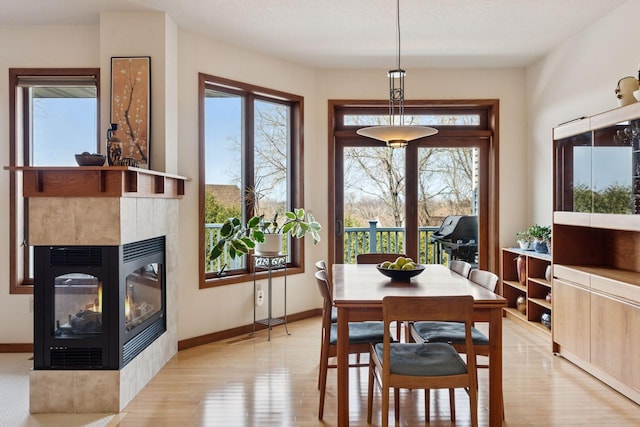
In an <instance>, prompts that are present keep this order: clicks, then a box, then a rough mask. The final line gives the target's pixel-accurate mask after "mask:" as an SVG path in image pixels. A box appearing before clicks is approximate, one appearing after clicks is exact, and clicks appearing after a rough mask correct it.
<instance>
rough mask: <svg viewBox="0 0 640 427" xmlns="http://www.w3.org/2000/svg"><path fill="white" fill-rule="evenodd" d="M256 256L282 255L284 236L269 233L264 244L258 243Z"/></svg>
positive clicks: (265, 236)
mask: <svg viewBox="0 0 640 427" xmlns="http://www.w3.org/2000/svg"><path fill="white" fill-rule="evenodd" d="M255 252H256V255H280V253H281V252H282V234H280V233H267V234H265V235H264V242H262V243H260V242H256V251H255Z"/></svg>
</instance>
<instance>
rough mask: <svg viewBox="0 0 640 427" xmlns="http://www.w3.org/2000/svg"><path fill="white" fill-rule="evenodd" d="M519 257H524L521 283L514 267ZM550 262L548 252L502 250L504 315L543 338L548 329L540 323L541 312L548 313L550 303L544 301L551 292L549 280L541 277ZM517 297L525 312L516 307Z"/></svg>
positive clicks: (548, 331) (543, 275)
mask: <svg viewBox="0 0 640 427" xmlns="http://www.w3.org/2000/svg"><path fill="white" fill-rule="evenodd" d="M520 256H521V257H523V258H524V266H525V275H524V280H523V283H521V282H520V280H519V277H518V269H517V262H518V261H517V260H518V257H520ZM550 265H551V256H550V255H549V254H542V253H537V252H534V251H526V250H522V249H517V248H503V249H502V257H501V262H500V268H501V275H500V276H501V287H500V289H501V293H502V296H503V297H504V298H505V299H506V300H507V306H508V307H507V308H506V309H505V314H506V315H507V316H508V317H510V318H513V319H515V320H517V321H520V322H521V324H522V325H524V326H526V327H528V328H530V330H531V331H532V332H534V333H536V334H537V335H540V336H542V337H544V338H546V339H549V338H550V336H551V331H550V329H549V328H548V327H546V326H544V325H543V324H542V323H541V318H542V315H543V313H547V314H551V303H550V302H547V300H546V298H547V295H548V294H549V293H551V282H550V281H549V280H547V279H546V278H545V275H546V271H547V268H548V267H549V266H550ZM519 297H522V298H524V306H525V307H526V309H525V313H522V312H521V311H519V310H518V307H517V306H518V298H519Z"/></svg>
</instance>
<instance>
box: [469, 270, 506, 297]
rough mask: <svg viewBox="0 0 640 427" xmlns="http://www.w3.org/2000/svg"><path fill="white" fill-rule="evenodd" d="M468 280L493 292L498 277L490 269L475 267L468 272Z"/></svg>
mask: <svg viewBox="0 0 640 427" xmlns="http://www.w3.org/2000/svg"><path fill="white" fill-rule="evenodd" d="M469 280H471V281H472V282H473V283H476V284H478V285H480V286H482V287H483V288H485V289H488V290H490V291H491V292H494V291H495V290H496V285H497V284H498V280H500V278H499V277H498V276H497V275H495V274H493V273H492V272H490V271H486V270H478V269H475V270H471V272H470V273H469Z"/></svg>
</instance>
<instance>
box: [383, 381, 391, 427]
mask: <svg viewBox="0 0 640 427" xmlns="http://www.w3.org/2000/svg"><path fill="white" fill-rule="evenodd" d="M389 392H390V389H389V385H388V384H382V427H389Z"/></svg>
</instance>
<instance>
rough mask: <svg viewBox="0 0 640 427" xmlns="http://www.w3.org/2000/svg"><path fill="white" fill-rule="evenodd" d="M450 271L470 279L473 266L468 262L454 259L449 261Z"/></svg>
mask: <svg viewBox="0 0 640 427" xmlns="http://www.w3.org/2000/svg"><path fill="white" fill-rule="evenodd" d="M449 269H450V270H451V271H455V272H456V273H458V274H459V275H461V276H463V277H469V272H470V271H471V264H469V263H468V262H466V261H462V260H459V259H454V260H451V261H449Z"/></svg>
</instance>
